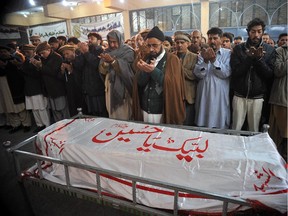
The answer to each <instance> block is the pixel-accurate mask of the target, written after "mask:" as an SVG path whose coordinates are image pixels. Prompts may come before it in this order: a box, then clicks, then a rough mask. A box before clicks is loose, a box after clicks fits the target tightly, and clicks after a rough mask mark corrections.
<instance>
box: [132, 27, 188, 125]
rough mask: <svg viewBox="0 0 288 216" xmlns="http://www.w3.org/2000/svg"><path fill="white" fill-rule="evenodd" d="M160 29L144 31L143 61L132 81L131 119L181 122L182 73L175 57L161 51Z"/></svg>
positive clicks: (182, 103)
mask: <svg viewBox="0 0 288 216" xmlns="http://www.w3.org/2000/svg"><path fill="white" fill-rule="evenodd" d="M164 40H165V37H164V34H163V32H162V31H161V30H160V29H159V28H158V27H157V26H155V27H154V28H152V29H151V31H150V32H149V33H148V34H147V37H146V45H147V47H148V49H149V54H148V57H147V60H146V61H144V60H143V59H140V60H139V61H138V62H137V68H138V69H139V71H138V72H137V74H136V81H135V82H134V91H133V93H134V97H133V103H134V105H136V107H137V105H139V106H140V107H138V108H134V115H135V120H144V122H148V123H166V124H183V122H184V119H185V105H184V97H185V93H184V75H183V71H182V69H181V68H182V66H181V62H180V60H179V59H178V57H177V56H176V55H174V54H172V53H169V52H167V51H165V49H164V48H163V41H164Z"/></svg>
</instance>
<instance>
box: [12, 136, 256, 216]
mask: <svg viewBox="0 0 288 216" xmlns="http://www.w3.org/2000/svg"><path fill="white" fill-rule="evenodd" d="M35 137H36V136H33V137H31V138H29V139H27V140H25V141H23V142H21V143H19V144H18V145H16V146H15V147H13V148H10V149H9V151H10V152H11V153H12V154H13V156H14V158H15V165H16V171H17V173H18V175H19V177H20V176H22V177H23V171H22V168H21V162H20V157H19V156H22V158H23V156H24V157H28V158H30V159H34V160H35V161H37V163H36V164H37V168H38V171H39V172H38V173H39V181H46V180H44V179H43V169H42V167H41V164H42V162H43V161H48V162H51V163H57V164H61V165H63V166H64V173H65V182H66V185H65V186H63V185H62V187H64V188H66V189H67V190H69V191H71V192H76V193H80V194H82V195H86V196H91V197H93V198H96V199H100V200H105V201H108V202H111V203H114V205H115V203H116V206H125V207H129V208H133V209H137V210H140V211H143V212H146V213H150V214H152V215H154V214H155V215H179V211H181V210H179V205H178V198H179V193H187V194H192V195H197V196H200V197H203V198H207V199H214V200H218V201H222V202H223V206H222V215H223V216H225V215H227V213H228V204H229V203H233V204H238V205H241V206H250V207H251V205H250V203H249V202H248V201H246V200H244V199H241V198H235V197H229V196H225V195H220V194H216V193H210V192H207V191H203V190H198V189H195V188H188V187H184V186H179V185H175V184H170V183H166V182H161V181H157V180H152V179H147V178H143V177H138V176H133V175H129V174H125V173H120V172H115V171H111V170H107V169H102V168H98V167H94V166H89V165H85V164H79V163H75V162H71V161H64V160H60V159H57V158H52V157H48V156H43V155H39V154H35V153H32V152H27V151H22V150H19V148H21V147H23V146H24V145H26V144H29V143H33V141H34V140H35ZM69 167H74V168H78V169H81V170H85V171H90V172H93V173H95V179H96V184H95V188H97V192H91V191H89V190H87V189H81V188H79V187H74V186H73V185H71V181H70V175H69ZM101 175H109V176H112V177H116V178H121V179H122V180H123V179H124V180H127V181H130V182H131V183H132V191H131V198H130V201H128V200H125V199H120V198H116V196H118V195H117V194H115V196H114V197H111V196H109V195H107V192H106V193H103V189H102V187H101V184H102V183H101V178H100V177H101ZM30 178H31V177H30ZM28 179H29V177H28ZM33 179H34V180H35V178H34V177H33ZM49 184H51V182H50V183H49ZM52 184H53V183H52ZM140 184H146V185H150V186H156V187H160V188H161V189H167V190H170V191H172V192H173V194H174V205H173V206H174V208H173V210H172V211H170V212H167V210H159V209H156V208H151V207H147V206H144V205H141V204H139V203H137V196H136V191H137V190H136V189H137V186H138V185H140ZM53 185H54V186H55V185H58V184H56V183H54V184H53ZM187 211H188V210H187ZM172 212H173V213H172Z"/></svg>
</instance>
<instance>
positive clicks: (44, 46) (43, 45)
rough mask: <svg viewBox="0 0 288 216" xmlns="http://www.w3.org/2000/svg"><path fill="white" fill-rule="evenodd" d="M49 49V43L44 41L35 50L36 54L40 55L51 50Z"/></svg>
mask: <svg viewBox="0 0 288 216" xmlns="http://www.w3.org/2000/svg"><path fill="white" fill-rule="evenodd" d="M49 49H51V46H50V45H49V44H48V42H47V41H44V42H42V43H40V44H38V46H37V47H36V49H35V52H36V53H39V52H41V51H43V50H49Z"/></svg>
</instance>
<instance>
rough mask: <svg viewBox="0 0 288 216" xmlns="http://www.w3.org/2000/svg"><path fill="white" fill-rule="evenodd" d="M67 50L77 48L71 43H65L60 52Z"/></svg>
mask: <svg viewBox="0 0 288 216" xmlns="http://www.w3.org/2000/svg"><path fill="white" fill-rule="evenodd" d="M65 50H71V51H75V50H76V48H75V47H74V46H73V45H69V44H67V45H64V46H61V47H60V48H59V52H61V53H62V52H64V51H65Z"/></svg>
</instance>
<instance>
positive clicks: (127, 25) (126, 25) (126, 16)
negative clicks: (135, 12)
mask: <svg viewBox="0 0 288 216" xmlns="http://www.w3.org/2000/svg"><path fill="white" fill-rule="evenodd" d="M122 15H123V25H124V26H123V28H124V38H125V40H127V39H129V38H130V36H131V35H130V19H129V11H128V10H125V11H123V12H122Z"/></svg>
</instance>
